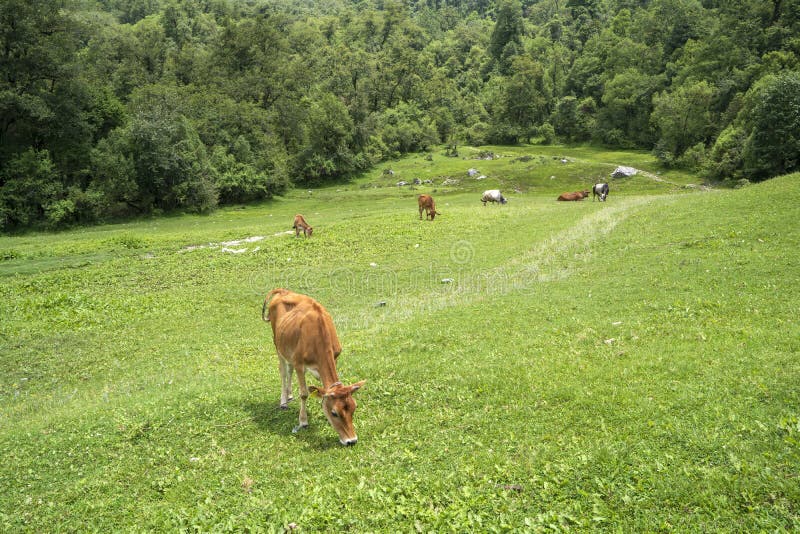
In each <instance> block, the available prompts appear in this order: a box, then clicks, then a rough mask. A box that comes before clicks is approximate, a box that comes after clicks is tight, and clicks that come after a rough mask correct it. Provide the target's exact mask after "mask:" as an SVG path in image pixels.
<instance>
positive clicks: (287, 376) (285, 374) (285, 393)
mask: <svg viewBox="0 0 800 534" xmlns="http://www.w3.org/2000/svg"><path fill="white" fill-rule="evenodd" d="M278 367H279V370H280V372H281V410H285V409H286V408H288V404H289V401H291V400H293V399H294V397H293V396H292V370H293V369H292V364H291V363H289V362H288V361H286V360H285V359H284V358H283V357H282V356H278Z"/></svg>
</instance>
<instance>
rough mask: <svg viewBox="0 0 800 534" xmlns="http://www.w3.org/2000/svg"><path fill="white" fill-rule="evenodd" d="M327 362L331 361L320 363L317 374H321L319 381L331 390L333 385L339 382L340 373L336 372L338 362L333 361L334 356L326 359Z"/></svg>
mask: <svg viewBox="0 0 800 534" xmlns="http://www.w3.org/2000/svg"><path fill="white" fill-rule="evenodd" d="M326 360H329V361H327V362H325V363H320V365H318V366H317V373H318V374H319V380H320V382H322V385H323V387H325V388H329V387H330V386H331V384H335V383H337V382H339V373H337V372H336V361H335V360H334V359H333V356H331V357H330V358H326Z"/></svg>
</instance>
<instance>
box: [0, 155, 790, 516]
mask: <svg viewBox="0 0 800 534" xmlns="http://www.w3.org/2000/svg"><path fill="white" fill-rule="evenodd" d="M483 151H491V152H493V153H494V154H496V155H500V156H501V157H500V158H499V159H493V160H492V161H486V160H478V159H474V157H475V156H476V155H478V154H479V152H480V151H477V150H472V149H466V148H464V149H461V157H459V158H446V157H444V156H443V155H441V154H440V153H434V154H433V157H432V161H429V160H428V159H426V158H425V157H423V156H413V157H409V158H406V159H403V160H400V161H397V162H393V163H392V164H391V165H385V166H383V167H381V168H379V169H376V170H375V171H374V172H371V173H368V174H365V175H364V176H361V177H359V178H357V179H355V180H354V181H352V182H347V183H342V184H338V185H335V186H330V187H326V188H322V189H314V190H311V191H308V190H305V189H297V190H294V191H292V192H291V193H290V194H289V195H287V196H286V197H285V198H281V199H277V200H275V201H272V202H268V203H265V204H261V205H251V206H240V207H234V208H227V209H223V210H219V211H217V212H215V213H214V214H212V215H208V216H188V215H185V216H172V217H164V218H154V219H147V220H141V221H134V222H129V223H124V224H115V225H107V226H101V227H94V228H84V229H77V230H72V231H66V232H61V233H52V234H29V235H22V236H14V237H0V260H2V261H0V317H1V318H2V319H1V322H0V354H1V355H2V356H1V357H0V453H2V458H3V462H2V465H0V487H1V488H3V489H2V491H0V530H2V531H6V532H17V531H28V532H54V531H59V532H60V531H99V532H109V531H175V530H186V531H203V532H208V531H214V532H217V531H266V532H283V531H285V530H296V531H302V532H339V531H352V532H413V531H422V532H442V531H445V532H448V531H453V532H484V531H525V532H528V531H543V530H573V531H585V530H614V531H622V532H632V531H680V532H699V531H791V530H797V529H798V528H800V388H799V387H798V384H800V325H799V324H798V317H800V297H798V287H800V225H798V221H800V185H799V184H798V179H799V178H800V177H799V176H798V175H792V176H787V177H782V178H777V179H774V180H771V181H769V182H766V183H764V184H760V185H753V186H750V187H746V188H743V189H739V190H705V189H702V188H699V187H696V186H692V185H691V183H692V181H693V180H696V179H695V178H693V177H691V176H688V175H684V174H681V173H676V172H666V173H661V174H658V175H656V174H657V171H656V166H655V163H654V161H653V159H652V157H651V156H649V155H648V154H646V153H628V152H613V153H612V152H602V151H600V150H597V149H595V148H591V147H579V148H567V147H518V148H507V147H489V148H485V149H483ZM562 160H565V161H566V163H564V162H562ZM618 164H623V165H631V166H634V167H637V168H639V169H642V170H645V171H650V172H649V173H640V174H638V175H637V176H635V177H632V178H626V179H613V180H611V195H610V197H609V200H608V202H606V203H599V202H592V201H591V199H589V200H587V201H583V202H578V203H562V202H556V201H555V198H556V196H557V195H558V194H559V193H561V192H563V191H569V190H575V189H578V188H584V187H588V186H590V185H591V184H592V183H593V182H594V181H596V180H597V179H600V178H605V177H607V176H608V174H609V173H610V172H611V170H613V168H614V167H615V166H616V165H618ZM469 168H476V169H477V170H478V171H479V172H480V174H481V175H484V176H486V178H485V179H483V180H475V179H474V178H469V177H467V174H466V171H467V169H469ZM388 169H391V170H392V171H393V172H394V174H393V175H390V174H389V173H388V172H384V171H385V170H388ZM413 178H420V179H422V180H427V179H431V180H433V181H434V184H433V185H423V186H419V187H417V188H416V189H412V188H409V187H398V186H396V185H395V184H396V182H397V181H399V180H411V179H413ZM445 179H451V180H458V183H456V184H454V185H448V186H443V185H441V184H442V181H444V180H445ZM495 187H499V188H501V189H502V190H503V191H504V193H506V196H508V197H509V199H510V200H509V203H508V204H507V205H505V206H496V205H494V206H486V207H484V206H482V205H481V203H480V201H479V198H480V193H481V191H483V190H484V189H490V188H495ZM423 192H426V193H431V194H433V196H434V198H435V199H436V202H437V208H438V210H439V211H441V212H442V215H441V216H440V217H437V219H436V220H435V221H434V222H430V221H424V220H423V221H420V220H419V216H418V212H417V206H416V195H418V194H419V193H423ZM295 213H303V214H304V215H305V216H306V218H307V219H308V220H309V222H310V223H311V224H312V225H313V226H314V227H315V230H314V236H313V237H312V238H310V239H295V237H294V235H293V234H288V233H287V231H289V230H290V226H291V221H292V217H293V215H294V214H295ZM246 238H257V239H252V240H250V241H248V242H245V241H242V240H244V239H246ZM232 241H238V242H234V243H231V242H232ZM443 280H449V281H448V282H443ZM273 287H287V288H290V289H293V290H295V291H299V292H303V293H307V294H309V295H311V296H313V297H315V298H316V299H317V300H319V301H320V302H321V303H322V304H323V305H325V306H326V307H327V309H328V310H329V311H330V312H331V314H332V315H333V317H334V320H335V322H336V325H337V328H338V332H339V337H340V339H341V341H342V345H343V347H344V350H343V353H342V356H341V357H340V358H339V365H338V367H339V373H340V376H341V378H342V379H343V380H344V381H345V382H346V383H350V382H355V381H357V380H361V379H366V380H367V383H366V386H365V387H364V388H362V389H361V390H360V391H359V392H358V393H357V394H356V399H357V400H358V402H359V408H358V411H357V412H356V415H355V424H356V429H357V431H358V436H359V443H358V445H357V446H356V447H351V448H344V447H341V446H340V445H339V444H338V440H337V438H336V434H335V433H334V431H333V430H332V429H331V428H330V426H329V425H328V423H327V421H326V420H325V418H324V416H323V414H322V412H321V409H320V407H319V406H318V405H317V404H316V403H310V405H309V420H310V423H311V426H310V428H309V429H307V430H306V431H304V432H300V433H297V434H292V432H291V430H292V428H293V427H294V425H296V423H297V409H298V406H297V403H293V404H292V405H290V409H289V410H287V411H280V410H279V409H278V401H279V395H280V379H279V375H278V369H277V358H276V356H275V348H274V346H273V344H272V337H271V332H270V329H269V325H268V324H266V323H264V322H262V320H261V317H260V313H261V304H262V302H263V297H264V294H265V293H266V292H267V291H268V290H270V289H272V288H273ZM295 387H296V386H295Z"/></svg>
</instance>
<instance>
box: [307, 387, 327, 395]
mask: <svg viewBox="0 0 800 534" xmlns="http://www.w3.org/2000/svg"><path fill="white" fill-rule="evenodd" d="M308 391H309V392H310V393H311V396H312V397H321V396H322V395H324V393H323V391H322V390H321V389H319V388H318V387H317V386H308Z"/></svg>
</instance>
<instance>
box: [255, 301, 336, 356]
mask: <svg viewBox="0 0 800 534" xmlns="http://www.w3.org/2000/svg"><path fill="white" fill-rule="evenodd" d="M273 293H274V294H275V296H274V297H273V298H272V301H271V302H270V303H269V315H268V317H269V321H270V323H272V334H273V341H274V343H275V348H276V349H277V350H278V352H279V353H280V354H281V355H282V356H283V357H284V358H287V359H294V357H295V355H297V356H300V357H302V358H304V359H305V358H309V357H311V356H314V357H318V356H319V355H321V354H325V353H330V354H332V355H333V357H334V358H336V357H337V356H339V354H340V353H341V352H342V346H341V344H340V343H339V337H338V336H337V335H336V328H335V327H334V325H333V319H332V318H331V316H330V314H329V313H328V312H327V310H325V308H323V307H322V305H321V304H320V303H318V302H317V301H315V300H314V299H312V298H311V297H308V296H306V295H300V294H298V293H294V292H291V291H288V290H285V289H282V290H279V291H278V290H274V291H273ZM329 351H330V352H329ZM304 363H307V364H314V363H316V362H311V361H307V362H304Z"/></svg>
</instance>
